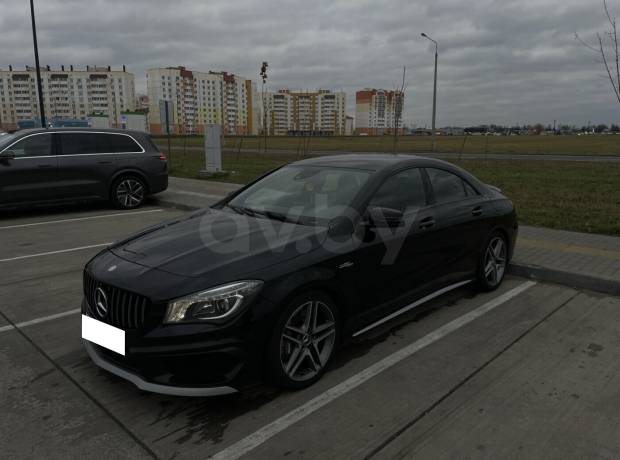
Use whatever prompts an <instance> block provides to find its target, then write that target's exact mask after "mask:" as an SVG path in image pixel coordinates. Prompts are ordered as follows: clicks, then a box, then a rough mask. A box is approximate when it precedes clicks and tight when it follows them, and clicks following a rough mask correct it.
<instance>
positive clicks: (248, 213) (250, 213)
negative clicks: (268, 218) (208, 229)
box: [224, 203, 255, 216]
mask: <svg viewBox="0 0 620 460" xmlns="http://www.w3.org/2000/svg"><path fill="white" fill-rule="evenodd" d="M224 206H225V207H227V208H230V209H232V210H233V211H235V212H236V213H237V214H242V215H245V216H254V215H255V212H254V211H253V210H252V209H250V208H244V207H241V206H234V205H232V204H228V203H226V204H225V205H224Z"/></svg>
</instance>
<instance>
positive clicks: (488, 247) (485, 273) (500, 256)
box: [478, 232, 508, 291]
mask: <svg viewBox="0 0 620 460" xmlns="http://www.w3.org/2000/svg"><path fill="white" fill-rule="evenodd" d="M507 264H508V244H507V242H506V238H505V237H504V235H503V234H502V233H500V232H493V233H492V234H491V236H490V237H489V239H488V240H487V241H486V244H485V246H484V248H483V251H482V254H481V258H480V261H479V263H478V286H479V287H480V288H481V289H482V290H484V291H492V290H494V289H497V287H498V286H499V285H500V284H501V283H502V280H503V279H504V275H505V274H506V266H507Z"/></svg>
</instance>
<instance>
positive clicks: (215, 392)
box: [83, 340, 237, 396]
mask: <svg viewBox="0 0 620 460" xmlns="http://www.w3.org/2000/svg"><path fill="white" fill-rule="evenodd" d="M83 342H84V348H86V352H87V353H88V355H89V356H90V358H91V359H92V360H93V362H94V363H95V364H96V365H97V366H99V367H100V368H102V369H105V370H106V371H108V372H110V373H112V374H114V375H116V376H118V377H121V378H123V379H125V380H128V381H130V382H131V383H133V384H134V385H135V386H137V387H138V388H140V389H141V390H144V391H150V392H153V393H161V394H166V395H172V396H219V395H226V394H230V393H236V392H237V390H236V389H235V388H233V387H230V386H217V387H189V386H175V385H162V384H158V383H152V382H148V381H146V380H145V379H144V378H142V377H141V376H140V375H138V374H134V373H132V372H130V371H129V370H127V369H123V368H122V367H120V366H118V365H115V364H113V363H112V362H111V361H108V360H106V359H105V357H104V356H103V355H102V354H100V353H99V352H98V351H97V350H96V348H95V347H96V346H95V345H93V344H91V343H90V342H88V341H87V340H83Z"/></svg>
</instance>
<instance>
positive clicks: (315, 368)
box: [267, 292, 339, 389]
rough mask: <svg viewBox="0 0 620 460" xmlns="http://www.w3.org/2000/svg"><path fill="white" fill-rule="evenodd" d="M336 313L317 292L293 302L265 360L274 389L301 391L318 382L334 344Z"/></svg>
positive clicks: (276, 331)
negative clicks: (275, 387) (282, 388)
mask: <svg viewBox="0 0 620 460" xmlns="http://www.w3.org/2000/svg"><path fill="white" fill-rule="evenodd" d="M338 335H339V323H338V311H337V309H336V307H335V305H334V302H333V301H332V300H331V299H330V298H329V297H328V296H326V295H325V294H323V293H321V292H311V293H307V294H303V295H301V296H298V297H296V298H295V299H293V301H292V302H290V303H289V305H288V306H287V307H286V308H285V309H284V311H283V313H282V314H281V315H280V318H279V320H278V323H277V325H276V328H275V330H274V334H273V336H272V338H271V341H270V343H269V347H268V352H267V353H268V356H267V360H268V363H269V369H270V374H271V377H272V380H273V382H274V383H275V384H276V385H279V386H282V387H285V388H292V389H298V388H304V387H307V386H309V385H312V384H313V383H314V382H316V381H317V380H319V379H320V378H321V376H322V375H323V373H324V372H325V369H326V368H327V365H328V364H329V362H330V360H331V358H332V356H333V354H334V351H335V349H336V344H337V343H338Z"/></svg>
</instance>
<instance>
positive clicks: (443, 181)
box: [426, 168, 477, 204]
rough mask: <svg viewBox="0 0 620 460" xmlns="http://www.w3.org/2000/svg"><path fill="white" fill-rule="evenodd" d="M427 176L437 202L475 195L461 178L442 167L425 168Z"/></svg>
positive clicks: (446, 201)
mask: <svg viewBox="0 0 620 460" xmlns="http://www.w3.org/2000/svg"><path fill="white" fill-rule="evenodd" d="M426 171H427V173H428V177H429V179H430V181H431V185H432V186H433V192H434V194H435V202H436V203H437V204H441V203H450V202H452V201H459V200H462V199H464V198H467V197H468V196H471V195H477V193H476V192H475V191H474V189H472V188H471V186H470V185H469V184H467V183H466V182H465V181H464V180H463V179H461V178H460V177H459V176H457V175H456V174H452V173H451V172H448V171H444V170H443V169H435V168H427V169H426Z"/></svg>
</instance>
